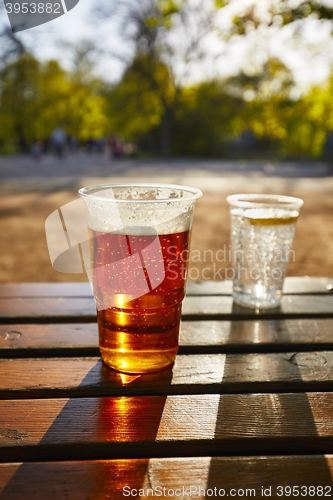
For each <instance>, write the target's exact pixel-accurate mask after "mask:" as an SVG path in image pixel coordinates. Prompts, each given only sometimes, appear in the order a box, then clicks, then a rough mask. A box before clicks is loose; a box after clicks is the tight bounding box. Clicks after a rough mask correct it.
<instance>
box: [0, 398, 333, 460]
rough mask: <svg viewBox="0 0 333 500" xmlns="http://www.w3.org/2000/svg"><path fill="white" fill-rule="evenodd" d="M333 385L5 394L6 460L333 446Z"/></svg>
mask: <svg viewBox="0 0 333 500" xmlns="http://www.w3.org/2000/svg"><path fill="white" fill-rule="evenodd" d="M332 404H333V393H302V394H222V395H217V394H214V395H200V396H193V395H186V396H167V397H165V396H138V397H123V396H122V397H118V398H117V397H116V398H88V399H81V398H79V399H69V400H68V399H43V400H37V399H34V400H12V401H0V414H1V415H2V418H3V419H4V421H5V422H10V427H9V426H8V424H5V426H4V427H3V426H2V427H1V428H0V437H1V440H0V461H2V462H16V461H39V460H51V461H52V460H61V459H62V457H64V456H66V459H68V460H78V459H80V460H84V459H87V460H88V459H107V458H157V457H176V456H178V457H182V456H192V457H193V456H202V455H206V456H209V455H212V456H218V455H224V456H226V455H261V454H263V453H264V454H266V455H271V454H275V455H277V454H309V453H310V454H311V453H312V454H316V453H320V454H323V453H332V450H333V420H332Z"/></svg>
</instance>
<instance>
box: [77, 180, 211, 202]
mask: <svg viewBox="0 0 333 500" xmlns="http://www.w3.org/2000/svg"><path fill="white" fill-rule="evenodd" d="M126 187H133V188H135V187H147V188H158V187H160V188H169V189H175V190H178V191H186V192H187V193H189V194H192V196H188V197H183V198H159V199H157V200H154V199H151V200H140V199H121V198H114V199H113V198H106V197H104V196H101V195H98V194H92V193H90V192H94V191H97V190H99V191H103V190H104V189H108V188H126ZM89 191H90V192H89ZM78 195H79V196H81V198H89V199H95V200H99V201H110V202H115V203H140V204H141V203H165V202H168V201H170V202H177V203H178V202H189V201H192V200H196V199H198V198H200V197H201V196H202V191H201V190H200V189H198V188H194V187H190V186H184V185H181V184H165V183H162V182H135V183H129V182H122V183H105V184H94V185H91V186H86V187H82V188H80V189H79V190H78Z"/></svg>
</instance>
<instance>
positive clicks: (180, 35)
mask: <svg viewBox="0 0 333 500" xmlns="http://www.w3.org/2000/svg"><path fill="white" fill-rule="evenodd" d="M99 11H100V16H101V17H102V18H103V19H104V20H106V19H107V20H109V19H110V18H115V17H116V18H117V20H118V26H119V32H120V36H121V38H122V39H123V40H124V41H125V42H126V44H127V46H128V47H129V52H128V57H127V59H125V64H126V70H125V73H124V77H123V81H122V83H121V84H120V87H119V91H118V94H117V96H118V97H119V96H126V97H125V101H126V100H127V101H128V106H126V109H127V110H129V109H134V110H137V111H138V112H139V116H138V117H135V116H134V114H133V115H132V119H133V120H134V121H135V120H136V123H138V122H141V123H142V122H143V121H144V120H146V122H148V123H151V120H153V122H154V123H155V125H156V126H157V127H158V129H159V132H160V151H161V153H162V155H164V156H169V155H170V154H171V144H172V124H173V120H174V115H175V112H176V109H177V107H178V106H179V103H180V100H181V93H182V88H183V85H184V83H185V82H186V81H187V80H188V79H189V74H190V72H191V66H192V65H193V63H194V61H195V60H198V59H200V58H202V57H203V56H204V54H206V53H207V51H206V50H205V48H204V43H203V41H204V39H205V37H206V36H207V35H208V34H209V33H210V30H211V28H212V22H213V18H214V15H215V13H216V11H215V10H214V9H213V3H212V2H210V1H209V2H206V3H205V4H202V2H199V1H198V0H142V1H140V2H133V1H131V0H122V1H117V0H114V1H111V2H108V4H107V5H104V6H103V7H102V8H100V9H99ZM121 58H122V59H123V56H121ZM134 80H137V83H135V82H134ZM148 94H150V95H151V96H152V97H151V102H150V103H148V102H147V98H146V97H144V96H147V95H148ZM125 114H126V111H125ZM136 118H137V119H136ZM132 125H134V124H132ZM121 128H122V130H124V128H123V127H121ZM134 128H135V126H134ZM134 128H133V127H131V133H132V134H133V130H134ZM130 135H131V134H130Z"/></svg>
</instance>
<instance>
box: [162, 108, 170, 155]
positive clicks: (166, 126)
mask: <svg viewBox="0 0 333 500" xmlns="http://www.w3.org/2000/svg"><path fill="white" fill-rule="evenodd" d="M171 125H172V110H171V109H169V108H167V109H166V110H165V112H164V115H163V117H162V121H161V127H160V132H161V155H162V156H164V157H166V158H168V157H169V156H171Z"/></svg>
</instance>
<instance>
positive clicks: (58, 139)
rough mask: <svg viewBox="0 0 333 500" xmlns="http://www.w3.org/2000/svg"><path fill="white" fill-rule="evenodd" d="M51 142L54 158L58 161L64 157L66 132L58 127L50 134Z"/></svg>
mask: <svg viewBox="0 0 333 500" xmlns="http://www.w3.org/2000/svg"><path fill="white" fill-rule="evenodd" d="M51 141H52V145H53V149H54V152H55V154H56V156H57V157H58V158H59V159H60V158H62V157H63V155H64V151H65V144H66V132H65V131H64V130H63V129H62V128H60V127H58V128H56V129H54V130H53V132H52V134H51Z"/></svg>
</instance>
